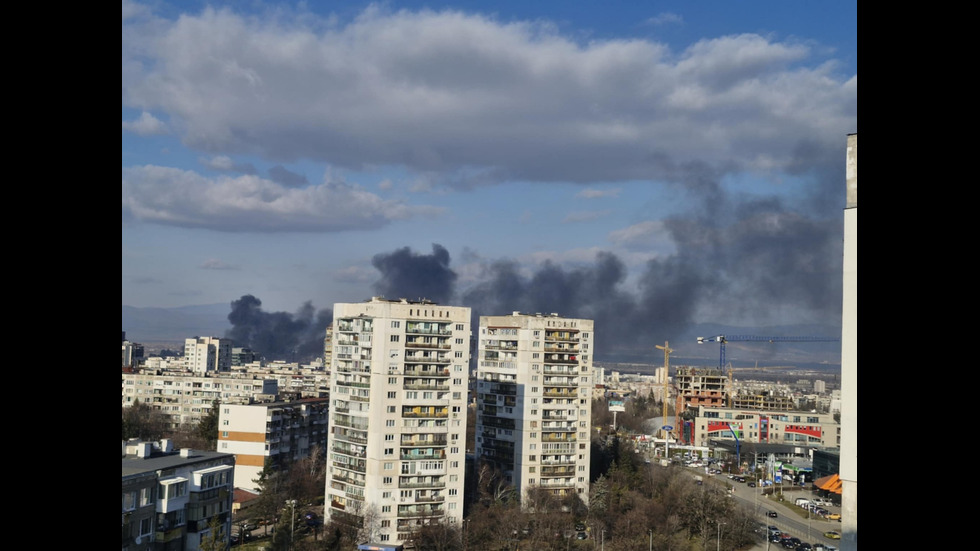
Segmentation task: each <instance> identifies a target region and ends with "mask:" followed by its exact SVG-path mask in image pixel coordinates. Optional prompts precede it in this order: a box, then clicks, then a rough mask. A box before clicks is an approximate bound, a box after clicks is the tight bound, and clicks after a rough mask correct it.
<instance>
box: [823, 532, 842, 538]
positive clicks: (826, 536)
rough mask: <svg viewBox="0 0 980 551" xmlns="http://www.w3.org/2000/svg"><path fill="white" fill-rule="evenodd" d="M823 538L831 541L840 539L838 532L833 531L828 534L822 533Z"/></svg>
mask: <svg viewBox="0 0 980 551" xmlns="http://www.w3.org/2000/svg"><path fill="white" fill-rule="evenodd" d="M823 537H825V538H830V539H832V540H839V539H840V532H837V531H834V530H831V531H829V532H824V533H823Z"/></svg>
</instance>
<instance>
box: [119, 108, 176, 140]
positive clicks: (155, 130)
mask: <svg viewBox="0 0 980 551" xmlns="http://www.w3.org/2000/svg"><path fill="white" fill-rule="evenodd" d="M122 128H123V130H127V131H129V132H132V133H134V134H138V135H140V136H152V135H155V134H166V133H167V125H166V124H164V123H163V121H161V120H160V119H158V118H156V117H154V116H153V115H151V114H150V113H147V112H146V111H143V113H141V114H140V116H139V118H138V119H136V120H133V121H123V123H122Z"/></svg>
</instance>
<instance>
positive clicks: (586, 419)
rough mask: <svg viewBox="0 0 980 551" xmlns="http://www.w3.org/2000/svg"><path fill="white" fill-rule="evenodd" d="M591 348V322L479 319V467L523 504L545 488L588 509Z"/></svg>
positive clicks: (538, 318) (524, 317) (516, 316)
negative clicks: (492, 472) (500, 478)
mask: <svg viewBox="0 0 980 551" xmlns="http://www.w3.org/2000/svg"><path fill="white" fill-rule="evenodd" d="M594 349H595V334H594V332H593V321H592V320H585V319H570V318H562V317H559V316H558V314H551V315H541V314H533V315H531V314H521V313H520V312H515V313H514V314H513V315H510V316H481V317H480V330H479V361H478V365H477V387H476V391H477V420H476V456H477V461H478V462H481V463H482V464H485V465H488V466H490V467H493V468H496V469H499V470H500V471H501V473H502V474H503V475H504V476H505V477H506V479H507V480H508V481H509V482H510V483H511V484H513V485H514V487H515V488H516V489H517V490H518V492H519V494H520V495H521V496H522V498H523V497H526V496H527V495H528V492H529V491H531V490H532V489H537V488H540V489H544V490H547V491H550V492H552V493H553V494H555V495H557V496H565V495H569V494H573V493H574V494H579V495H580V496H581V498H582V499H583V500H584V501H585V502H586V503H588V492H589V455H590V444H589V438H590V431H591V430H592V426H591V423H592V414H591V408H592V389H593V385H594V384H595V381H594V375H593V373H592V354H593V352H594Z"/></svg>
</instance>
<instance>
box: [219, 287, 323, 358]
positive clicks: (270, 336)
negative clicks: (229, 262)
mask: <svg viewBox="0 0 980 551" xmlns="http://www.w3.org/2000/svg"><path fill="white" fill-rule="evenodd" d="M228 321H229V322H231V325H232V328H231V330H229V331H228V332H227V333H226V334H225V337H226V338H229V339H231V340H232V341H233V342H234V343H235V346H239V347H244V348H250V349H251V350H252V351H253V352H255V353H256V354H258V355H260V356H262V357H264V358H266V359H268V360H285V361H289V362H306V361H310V360H312V359H313V358H317V357H322V356H323V339H324V336H325V335H326V329H327V325H329V324H330V322H331V321H333V312H332V311H331V310H330V309H324V310H320V311H319V312H315V311H314V308H313V304H312V303H310V302H309V301H308V302H306V303H304V304H303V306H301V307H300V309H299V310H298V311H297V312H296V313H295V314H290V313H288V312H265V311H263V310H262V301H261V300H259V299H257V298H255V297H254V296H252V295H243V296H242V298H240V299H238V300H234V301H232V303H231V313H230V314H228Z"/></svg>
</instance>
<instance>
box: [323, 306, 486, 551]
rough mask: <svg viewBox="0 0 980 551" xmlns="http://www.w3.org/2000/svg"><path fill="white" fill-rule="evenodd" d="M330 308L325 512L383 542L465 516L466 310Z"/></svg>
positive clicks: (396, 540) (403, 538) (399, 539)
mask: <svg viewBox="0 0 980 551" xmlns="http://www.w3.org/2000/svg"><path fill="white" fill-rule="evenodd" d="M333 314H334V322H333V336H332V338H331V342H332V345H333V353H332V355H331V376H330V382H331V385H330V410H331V411H330V426H329V429H330V433H329V436H328V446H327V448H328V454H329V455H328V457H327V477H326V478H327V480H326V491H325V494H326V503H325V511H326V514H327V515H328V516H329V517H330V519H331V520H336V521H338V522H348V523H357V524H358V525H360V526H362V535H363V539H364V540H365V541H371V542H378V543H382V544H389V543H390V544H398V543H400V542H403V541H406V540H408V539H410V538H411V537H412V533H413V531H414V530H416V529H418V528H419V527H420V526H421V525H423V524H428V523H436V522H448V523H454V522H460V521H462V518H463V481H464V469H465V466H466V456H465V445H466V414H467V408H466V396H467V367H468V363H469V355H470V354H469V341H470V309H469V308H464V307H459V306H443V305H439V304H435V303H433V302H431V301H427V300H421V301H408V300H405V299H401V300H387V299H383V298H378V297H375V298H372V299H371V300H369V301H365V302H361V303H340V304H335V305H334V309H333Z"/></svg>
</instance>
